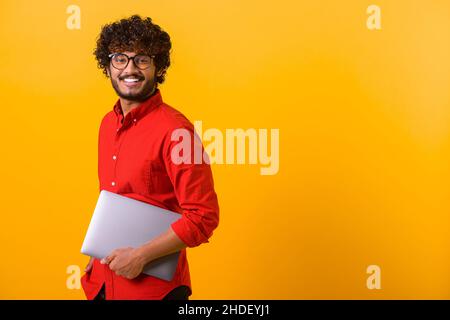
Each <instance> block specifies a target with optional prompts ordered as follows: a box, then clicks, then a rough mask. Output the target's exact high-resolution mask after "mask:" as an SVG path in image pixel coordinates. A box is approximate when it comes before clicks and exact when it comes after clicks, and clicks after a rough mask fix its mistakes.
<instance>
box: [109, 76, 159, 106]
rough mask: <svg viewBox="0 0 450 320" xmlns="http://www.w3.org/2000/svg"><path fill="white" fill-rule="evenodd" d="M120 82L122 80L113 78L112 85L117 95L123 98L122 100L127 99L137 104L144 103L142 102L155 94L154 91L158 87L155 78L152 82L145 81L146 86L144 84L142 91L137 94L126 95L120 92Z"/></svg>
mask: <svg viewBox="0 0 450 320" xmlns="http://www.w3.org/2000/svg"><path fill="white" fill-rule="evenodd" d="M118 81H120V80H116V79H112V78H111V84H112V86H113V88H114V90H115V91H116V93H117V95H118V96H119V97H121V98H122V99H126V100H129V101H137V102H142V101H145V100H147V98H148V97H149V96H150V95H151V94H152V93H153V90H154V88H155V85H156V79H155V78H153V79H151V80H147V81H146V80H144V84H143V86H142V88H141V90H139V91H137V92H135V93H125V92H123V91H121V90H120V88H119V83H118Z"/></svg>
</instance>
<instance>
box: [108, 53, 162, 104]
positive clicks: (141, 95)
mask: <svg viewBox="0 0 450 320" xmlns="http://www.w3.org/2000/svg"><path fill="white" fill-rule="evenodd" d="M120 53H124V54H126V55H127V56H128V57H134V56H135V55H136V54H137V53H136V52H130V51H125V52H120ZM122 58H123V57H122ZM112 59H114V57H113V58H112ZM125 59H126V58H125ZM150 60H151V61H150V66H149V67H148V68H146V69H145V70H142V69H139V68H138V67H137V66H136V65H135V63H134V61H133V60H132V59H130V60H129V62H128V65H127V66H126V67H125V69H123V70H120V69H117V68H115V67H114V66H113V63H112V60H111V62H110V64H109V68H108V70H107V72H108V76H109V77H110V78H111V84H112V86H113V88H114V90H115V91H116V93H117V95H118V96H119V97H121V98H123V99H127V100H130V101H139V102H140V101H144V100H146V99H147V98H148V96H149V95H150V94H151V93H152V92H153V88H154V86H155V85H156V73H155V71H156V67H155V64H154V61H153V59H152V58H150ZM119 61H124V60H119Z"/></svg>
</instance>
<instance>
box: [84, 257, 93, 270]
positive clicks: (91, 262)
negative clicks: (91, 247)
mask: <svg viewBox="0 0 450 320" xmlns="http://www.w3.org/2000/svg"><path fill="white" fill-rule="evenodd" d="M93 264H94V258H92V257H91V258H90V259H89V262H88V264H87V265H86V267H85V268H84V272H91V270H92V265H93Z"/></svg>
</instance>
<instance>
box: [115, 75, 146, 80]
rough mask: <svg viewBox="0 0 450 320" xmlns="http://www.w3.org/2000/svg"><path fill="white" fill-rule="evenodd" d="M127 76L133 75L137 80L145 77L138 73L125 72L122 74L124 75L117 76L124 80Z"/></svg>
mask: <svg viewBox="0 0 450 320" xmlns="http://www.w3.org/2000/svg"><path fill="white" fill-rule="evenodd" d="M128 77H134V78H136V79H138V80H144V79H145V77H144V76H142V75H140V74H127V75H124V76H120V77H118V78H119V80H124V79H125V78H128Z"/></svg>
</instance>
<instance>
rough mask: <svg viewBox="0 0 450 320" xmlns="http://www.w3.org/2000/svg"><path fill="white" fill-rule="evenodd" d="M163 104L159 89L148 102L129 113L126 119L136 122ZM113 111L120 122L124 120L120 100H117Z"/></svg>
mask: <svg viewBox="0 0 450 320" xmlns="http://www.w3.org/2000/svg"><path fill="white" fill-rule="evenodd" d="M161 103H162V96H161V92H160V91H159V89H156V90H155V92H154V93H153V94H152V95H151V96H150V97H149V98H148V99H147V100H145V101H143V102H142V103H141V104H140V105H138V106H137V107H136V108H133V109H131V111H130V112H128V114H127V116H126V118H129V119H131V120H130V121H134V122H136V121H138V120H140V119H142V117H144V116H145V115H146V114H148V113H149V112H150V111H151V110H153V109H154V108H156V107H157V106H158V105H160V104H161ZM113 110H114V113H115V114H116V116H117V117H118V118H119V119H120V120H122V118H123V112H122V106H121V105H120V99H118V100H117V102H116V104H115V105H114V108H113ZM124 121H126V119H124Z"/></svg>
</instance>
